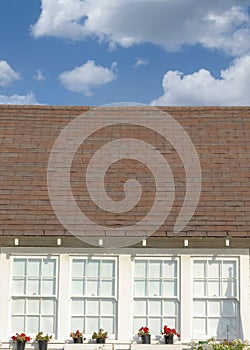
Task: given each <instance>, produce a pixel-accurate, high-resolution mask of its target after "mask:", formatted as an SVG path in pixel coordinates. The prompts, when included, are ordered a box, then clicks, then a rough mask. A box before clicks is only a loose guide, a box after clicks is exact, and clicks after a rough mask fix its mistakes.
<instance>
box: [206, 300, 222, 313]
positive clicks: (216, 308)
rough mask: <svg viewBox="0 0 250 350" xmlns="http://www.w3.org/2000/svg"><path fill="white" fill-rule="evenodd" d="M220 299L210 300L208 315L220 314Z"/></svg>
mask: <svg viewBox="0 0 250 350" xmlns="http://www.w3.org/2000/svg"><path fill="white" fill-rule="evenodd" d="M220 314H221V310H220V301H209V302H208V315H209V316H217V317H218V316H220Z"/></svg>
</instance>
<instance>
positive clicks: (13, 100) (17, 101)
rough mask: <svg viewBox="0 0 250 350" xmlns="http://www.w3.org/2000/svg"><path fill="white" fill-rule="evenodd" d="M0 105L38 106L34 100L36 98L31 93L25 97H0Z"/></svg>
mask: <svg viewBox="0 0 250 350" xmlns="http://www.w3.org/2000/svg"><path fill="white" fill-rule="evenodd" d="M0 104H13V105H37V104H39V103H38V102H37V100H36V96H35V95H34V94H33V92H30V93H28V94H27V95H24V96H21V95H12V96H6V95H0Z"/></svg>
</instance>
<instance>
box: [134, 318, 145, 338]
mask: <svg viewBox="0 0 250 350" xmlns="http://www.w3.org/2000/svg"><path fill="white" fill-rule="evenodd" d="M142 325H144V326H147V318H146V317H135V318H134V334H137V333H138V329H140V328H141V327H142Z"/></svg>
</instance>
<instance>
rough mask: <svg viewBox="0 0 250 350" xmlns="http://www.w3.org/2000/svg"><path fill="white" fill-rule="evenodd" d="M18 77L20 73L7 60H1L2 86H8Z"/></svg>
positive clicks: (0, 79)
mask: <svg viewBox="0 0 250 350" xmlns="http://www.w3.org/2000/svg"><path fill="white" fill-rule="evenodd" d="M18 79H20V75H19V74H18V73H16V72H15V71H14V70H13V69H12V68H11V66H10V65H9V64H8V63H7V62H6V61H0V86H8V85H10V84H11V83H12V82H13V81H15V80H18Z"/></svg>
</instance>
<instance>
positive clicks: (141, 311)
mask: <svg viewBox="0 0 250 350" xmlns="http://www.w3.org/2000/svg"><path fill="white" fill-rule="evenodd" d="M134 315H135V316H145V315H147V302H146V300H136V301H134Z"/></svg>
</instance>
